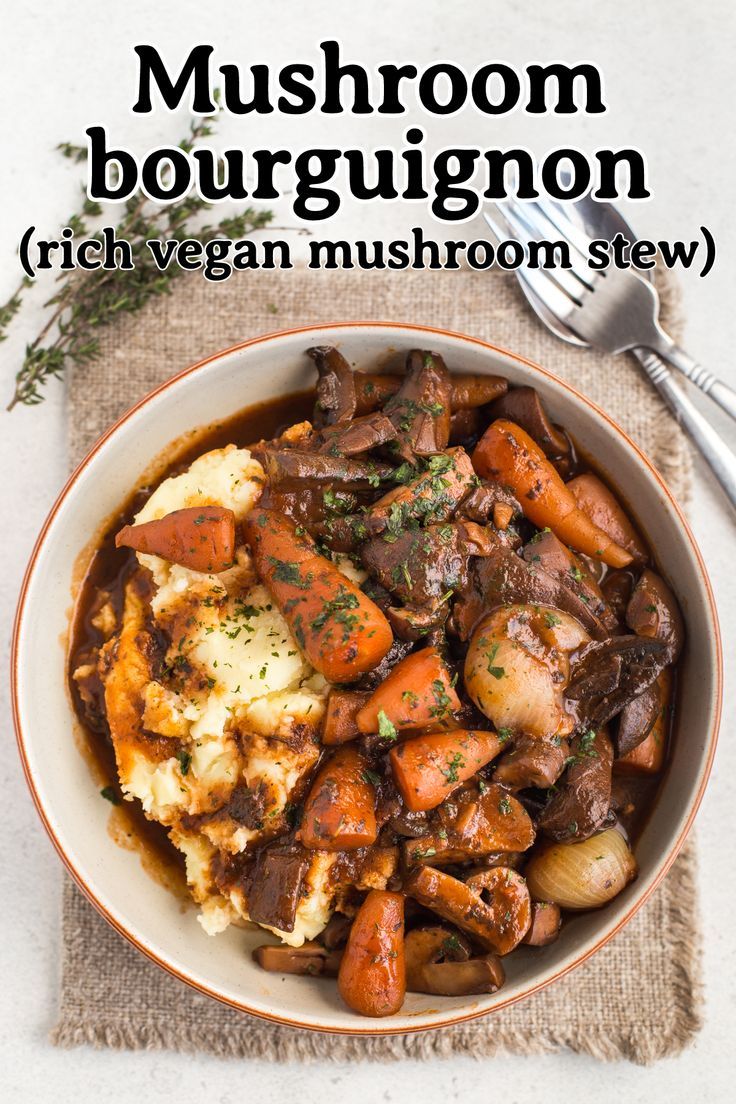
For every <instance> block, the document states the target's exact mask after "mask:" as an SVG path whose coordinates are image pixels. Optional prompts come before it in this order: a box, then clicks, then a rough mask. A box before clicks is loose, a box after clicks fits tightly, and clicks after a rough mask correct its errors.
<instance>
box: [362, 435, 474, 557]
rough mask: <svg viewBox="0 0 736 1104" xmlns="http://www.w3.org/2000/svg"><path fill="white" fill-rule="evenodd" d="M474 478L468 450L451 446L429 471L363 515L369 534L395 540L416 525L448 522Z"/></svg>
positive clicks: (431, 465) (398, 488) (432, 459)
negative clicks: (405, 530)
mask: <svg viewBox="0 0 736 1104" xmlns="http://www.w3.org/2000/svg"><path fill="white" fill-rule="evenodd" d="M474 479H475V474H474V472H473V466H472V464H471V463H470V457H469V456H468V454H467V453H466V452H465V450H464V449H462V448H459V447H458V448H451V449H448V450H447V452H445V453H443V454H442V455H441V456H436V457H432V458H431V459H430V460H429V462H428V465H427V470H426V471H424V472H422V473H421V474H420V475H417V476H416V477H415V478H414V479H412V480H410V482H409V483H405V484H404V485H403V486H401V487H396V488H395V489H394V490H392V491H389V492H388V493H387V494H385V495H383V496H382V497H381V498H379V499H378V501H377V502H374V504H373V505H372V506H371V508H370V510H368V512H367V513H366V515H365V517H364V518H363V522H364V524H365V527H366V532H367V534H368V533H369V534H370V535H371V536H379V535H385V536H387V537H388V538H390V539H395V538H396V537H397V536H398V535H399V533H401V532H403V531H404V529H407V528H411V527H412V526H416V525H419V524H422V525H432V524H439V523H441V522H444V521H448V520H449V519H450V518H451V517H452V516H453V514H454V513H455V510H456V509H457V507H458V504H459V503H460V502H461V500H462V499H463V498H464V497H465V495H466V494H467V493H468V491H469V490H470V489H471V487H472V486H473V481H474Z"/></svg>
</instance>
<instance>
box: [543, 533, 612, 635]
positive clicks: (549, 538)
mask: <svg viewBox="0 0 736 1104" xmlns="http://www.w3.org/2000/svg"><path fill="white" fill-rule="evenodd" d="M522 555H523V557H524V559H525V560H526V562H527V563H528V564H529V565H530V567H532V568H533V569H535V570H537V569H539V568H541V569H542V570H543V571H546V572H547V573H548V574H550V575H552V576H554V577H556V578H557V579H559V581H560V582H561V583H562V585H563V586H564V587H566V588H567V589H568V590H571V591H572V592H573V593H574V594H576V595H577V596H578V597H579V598H580V600H581V601H582V602H584V603H585V605H586V606H587V608H588V609H589V610H590V612H591V613H592V614H593V615H594V616H595V617H597V618H598V619H599V620H600V621H602V623H603V624H604V625H605V627H606V628H607V629H608V630H609V631H610V630H612V629H615V628H616V625H617V619H616V616H615V614H614V613H613V611H612V610H611V609H610V607H609V606H608V605H607V603H606V601H605V599H604V597H603V592H602V591H601V588H600V587H599V586H598V583H597V582H596V580H595V579H594V578H593V576H592V575H591V574H590V572H589V571H588V570H587V569H586V566H585V563H584V562H583V560H582V559H581V558H580V557H579V556H576V555H575V553H574V552H571V551H570V549H569V548H568V547H567V545H565V544H563V543H562V541H561V540H558V538H557V537H556V536H555V535H554V533H552V532H551V531H550V530H546V531H543V532H540V533H537V534H536V536H534V537H532V539H531V540H530V541H528V542H527V544H525V545H524V548H523V549H522Z"/></svg>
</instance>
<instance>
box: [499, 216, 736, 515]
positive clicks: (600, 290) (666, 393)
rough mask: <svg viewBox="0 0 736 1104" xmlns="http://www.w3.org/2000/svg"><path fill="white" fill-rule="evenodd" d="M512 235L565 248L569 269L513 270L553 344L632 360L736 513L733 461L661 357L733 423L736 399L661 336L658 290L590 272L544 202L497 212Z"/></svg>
mask: <svg viewBox="0 0 736 1104" xmlns="http://www.w3.org/2000/svg"><path fill="white" fill-rule="evenodd" d="M495 206H496V208H497V210H498V212H499V214H500V215H501V217H502V218H503V219H504V220H505V223H506V225H507V226H508V228H509V231H510V233H511V235H512V236H513V237H514V238H515V239H516V240H517V241H519V242H521V243H522V244H523V245H525V246H528V245H529V242H531V241H539V240H546V241H564V242H566V243H567V245H568V247H569V253H570V262H571V268H569V269H558V268H555V269H544V268H529V267H528V266H525V267H522V268H518V269H516V270H515V271H516V275H517V277H518V279H519V281H520V283H521V285H522V290H523V291H524V293H525V295H526V297H527V299H528V300H529V302H530V303H531V305H532V307H533V308H534V310H535V311H536V312H537V314H538V315H539V316H540V318H541V319H542V321H544V322H545V324H546V325H547V326H548V328H550V329H551V330H552V331H553V332H554V333H555V334H557V336H558V337H561V338H563V340H568V341H572V342H574V343H575V344H579V345H594V346H596V347H597V348H600V349H603V350H605V351H606V352H610V353H614V354H617V353H622V352H626V351H631V352H633V353H634V354H635V355H636V357H637V359H638V360H639V362H640V364H641V365H642V367H643V368H644V371H645V372H646V374H647V376H648V377H649V379H650V380H651V381H652V383H653V384H654V385H655V387H656V388H657V390H658V391H659V392H660V394H661V395H662V397H663V398H664V399H665V401H666V402H667V404H668V406H669V407H670V409H671V410H672V411H673V413H674V414H675V417H676V418H677V420H678V422H680V423H681V424H682V425H683V426H684V428H685V429H686V430H687V431H688V433H689V434H690V436H691V437H692V439H693V441H694V442H695V444H696V445H697V446H698V448H699V450H700V452H701V453H702V455H703V456H704V457H705V459H706V461H707V462H708V464H709V465H710V467H711V469H712V470H713V473H714V475H715V476H716V478H717V480H718V482H719V483H720V484H721V486H722V487H723V490H724V491H725V493H726V495H727V497H728V499H729V501H730V502H731V505H732V506H733V507H734V508H736V455H734V453H733V452H732V451H731V449H730V448H729V447H728V445H727V444H726V442H725V441H724V440H723V438H722V437H720V436H719V434H718V433H717V432H716V430H715V429H714V428H713V426H712V425H711V424H710V422H709V421H708V420H707V418H705V417H704V416H703V414H701V413H700V411H699V410H698V409H697V407H696V406H695V405H694V404H693V403H692V402H691V400H690V399H689V398H688V396H687V395H686V394H685V393H684V392H683V391H682V390H681V389H680V388H679V387H678V386H677V385H676V384H675V382H674V379H673V377H672V373H671V372H670V370H669V368H668V367H667V365H666V364H665V363H663V360H662V359H660V358H661V357H664V358H666V359H667V360H669V361H670V363H671V364H672V365H673V366H674V367H675V368H677V369H678V370H679V371H681V372H682V373H683V374H684V375H686V376H687V378H688V379H690V380H691V381H692V382H693V383H694V384H695V385H696V386H698V387H700V388H701V390H702V391H703V392H704V393H705V394H706V395H708V396H709V397H710V398H711V399H713V400H714V401H715V402H717V403H718V405H719V406H721V407H722V408H723V409H724V410H726V411H727V412H728V413H729V414H730V415H731V417H733V418H735V419H736V392H734V391H733V390H732V389H731V388H730V387H728V386H727V385H726V384H725V383H723V382H722V381H720V380H718V379H716V378H715V377H714V376H712V375H711V374H710V373H709V372H706V371H705V370H704V369H702V368H701V367H700V366H699V365H698V364H697V363H696V361H694V360H693V359H692V358H691V357H689V356H688V354H687V353H685V352H684V350H682V349H680V348H679V346H678V345H676V344H675V342H674V341H672V339H671V338H670V337H669V336H668V335H667V334H666V333H665V332H664V330H662V328H661V327H660V325H659V322H658V315H659V297H658V295H657V292H656V290H655V288H654V287H653V286H652V285H651V284H650V283H649V282H648V281H646V280H644V279H642V278H641V277H640V276H638V275H637V274H636V273H634V272H631V271H630V270H621V269H617V268H613V267H612V268H609V269H607V270H598V271H593V270H591V269H589V268H588V264H587V259H588V256H589V254H588V245H589V240H588V238H587V236H586V235H585V233H584V232H583V231H582V230H581V229H580V228H579V227H578V226H577V225H575V224H574V223H573V222H572V221H571V220H570V219H569V218H568V216H567V215H566V214H565V213H564V211H563V209H562V208H561V207H558V206H557V205H555V204H552V203H551V202H549V201H547V200H540V201H531V202H525V203H524V204H520V203H516V202H514V201H513V200H510V201H506V202H505V203H503V204H495ZM483 214H484V218H485V220H486V222H487V223H488V225H489V226H490V228H491V230H492V231H493V234H494V236H495V237H496V238H497V239H498V241H499V242H500V241H503V240H505V238H507V237H508V236H509V234H508V233H505V232H504V228H503V226H502V225H501V224H500V223H499V222H498V221H497V220H496V219H494V218H493V217H492V216H491V215H490V214H489V213H488V212H487V211H484V212H483Z"/></svg>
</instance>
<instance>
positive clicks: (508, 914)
mask: <svg viewBox="0 0 736 1104" xmlns="http://www.w3.org/2000/svg"><path fill="white" fill-rule="evenodd" d="M465 884H466V885H467V886H468V887H469V888H470V889H472V890H473V892H474V893H479V894H480V897H481V900H483V901H485V903H486V904H487V905H489V907H490V908H491V911H492V912H493V914H494V916H495V917H496V923H497V925H498V932H499V934H498V937H497V941H496V948H495V949H496V951H497V953H498V954H500V955H505V954H509V953H510V952H511V951H513V949H514V947H516V946H517V945H518V944H519V943H520V942H521V940H522V939H523V938H524V936H525V935H526V933H527V931H528V930H529V926H530V924H531V916H532V913H531V897H530V896H529V890H528V889H527V885H526V881H525V880H524V878H522V876H521V874H519V873H517V871H516V870H513V869H512V868H511V867H509V866H494V867H492V868H491V869H490V870H483V871H480V872H479V873H477V874H472V875H471V876H470V877H469V878H468V879H467V880H466V883H465Z"/></svg>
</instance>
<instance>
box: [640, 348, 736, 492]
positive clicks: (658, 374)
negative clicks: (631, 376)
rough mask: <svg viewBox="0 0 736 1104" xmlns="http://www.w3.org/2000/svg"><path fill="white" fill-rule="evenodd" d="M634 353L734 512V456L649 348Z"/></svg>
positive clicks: (735, 484) (735, 460)
mask: <svg viewBox="0 0 736 1104" xmlns="http://www.w3.org/2000/svg"><path fill="white" fill-rule="evenodd" d="M633 351H634V354H635V355H636V357H637V359H638V360H639V362H640V364H641V365H642V367H643V369H644V371H645V372H646V374H647V375H648V376H649V378H650V380H651V381H652V383H653V384H654V386H655V387H656V388H657V390H658V391H659V393H660V395H661V396H662V397H663V399H664V400H665V402H666V403H667V405H668V406H669V408H670V410H671V411H672V412H673V414H674V415H675V417H676V418H677V421H678V422H679V423H680V424H681V425H682V426H684V428H685V429H686V430H687V432H688V433H689V434H690V436H691V437H692V439H693V441H694V442H695V444H696V445H697V446H698V448H699V449H700V451H701V453H702V455H703V456H704V457H705V459H706V461H707V462H708V464H709V466H710V468H711V470H712V471H713V474H714V475H715V477H716V479H717V480H718V482H719V483H720V484H721V486H722V487H723V490H724V491H725V492H726V495H727V496H728V499H729V501H730V503H731V505H732V506H733V507H734V509H736V454H734V453H733V452H732V451H731V449H730V448H729V447H728V445H727V444H726V442H725V441H724V440H723V438H722V437H720V436H719V435H718V434H717V433H716V431H715V430H714V429H713V426H712V425H711V424H710V422H709V421H708V420H707V418H704V417H703V415H702V414H701V413H700V411H699V410H698V409H697V407H696V406H694V405H693V403H692V402H691V401H690V399H689V398H688V397H687V395H686V394H685V393H684V392H683V391H682V390H681V389H680V388H679V387H678V386H677V384H676V383H675V381H674V379H673V378H672V373H671V372H670V370H669V368H668V367H667V365H666V364H665V363H664V362H663V361H662V360H661V359H660V357H658V356H657V354H656V353H652V352H651V351H650V350H649V349H634V350H633Z"/></svg>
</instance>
